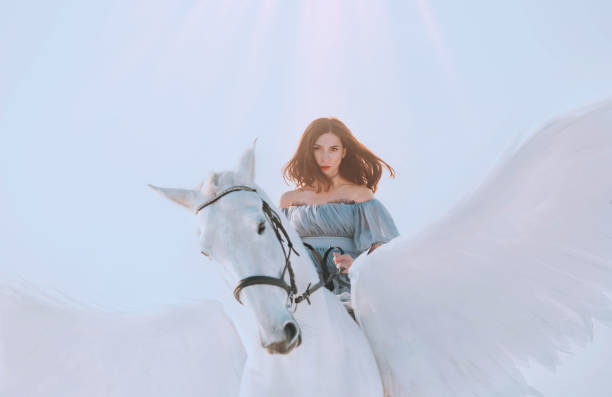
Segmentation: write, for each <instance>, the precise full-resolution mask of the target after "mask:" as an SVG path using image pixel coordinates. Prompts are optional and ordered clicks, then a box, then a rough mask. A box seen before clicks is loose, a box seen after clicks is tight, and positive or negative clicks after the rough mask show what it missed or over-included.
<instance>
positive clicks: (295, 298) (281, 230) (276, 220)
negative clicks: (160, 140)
mask: <svg viewBox="0 0 612 397" xmlns="http://www.w3.org/2000/svg"><path fill="white" fill-rule="evenodd" d="M238 191H247V192H254V193H257V189H255V188H253V187H250V186H243V185H237V186H232V187H230V188H227V189H225V190H223V191H222V192H220V193H218V194H216V195H215V196H214V197H213V198H211V199H209V200H207V201H205V202H204V203H202V204H200V205H199V206H198V207H197V208H196V210H195V213H196V215H197V214H198V213H199V212H200V211H202V210H203V209H204V208H206V207H208V206H209V205H211V204H213V203H215V202H216V201H217V200H219V199H220V198H221V197H223V196H225V195H227V194H230V193H232V192H238ZM257 196H258V197H259V199H260V200H261V203H262V210H263V212H264V215H265V216H266V219H267V220H268V222H270V225H272V229H273V230H274V234H275V235H276V239H277V240H278V242H279V243H280V246H281V249H282V250H283V256H284V257H285V267H284V268H283V271H282V272H281V275H280V277H270V276H250V277H246V278H243V279H242V280H240V281H239V282H238V285H237V286H236V288H234V297H235V298H236V300H237V301H238V302H240V304H242V301H241V300H240V292H241V291H242V290H243V289H244V288H246V287H249V286H251V285H258V284H268V285H274V286H277V287H280V288H282V289H284V290H285V291H287V302H288V303H287V306H288V307H292V306H293V307H294V311H295V310H297V304H298V303H300V302H302V301H304V300H305V301H307V302H308V304H310V295H311V294H312V293H313V292H315V291H316V290H318V289H319V288H321V287H322V286H323V285H326V284H328V283H330V282H331V280H333V279H334V278H335V277H337V276H338V275H339V274H340V273H335V274H332V275H329V276H328V275H326V276H325V277H321V275H320V276H319V278H320V280H319V282H317V283H316V284H315V285H313V286H312V287H311V283H308V286H307V287H306V291H304V292H303V293H302V294H301V295H298V290H297V286H296V283H295V273H294V271H293V267H292V266H291V252H294V253H295V254H296V255H297V256H299V255H300V254H299V253H298V252H297V251H296V250H295V248H293V243H292V242H291V239H290V238H289V234H288V233H287V230H285V227H284V226H283V223H282V221H281V219H280V217H279V216H278V214H277V213H276V211H274V210H273V209H272V207H270V205H269V204H268V203H267V202H266V201H265V200H264V199H263V198H262V197H261V196H260V195H259V194H257ZM283 238H284V239H283ZM284 242H286V243H287V249H285V245H284V244H283V243H284ZM309 248H310V249H312V247H309ZM332 248H338V247H330V249H329V250H328V251H327V252H326V254H325V257H326V258H327V254H328V253H329V252H330V250H331V249H332ZM286 273H287V274H289V284H287V283H286V282H285V274H286Z"/></svg>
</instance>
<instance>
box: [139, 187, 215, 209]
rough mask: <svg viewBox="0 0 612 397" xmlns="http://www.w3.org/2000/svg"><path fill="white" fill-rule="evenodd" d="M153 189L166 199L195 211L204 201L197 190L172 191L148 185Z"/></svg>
mask: <svg viewBox="0 0 612 397" xmlns="http://www.w3.org/2000/svg"><path fill="white" fill-rule="evenodd" d="M148 186H149V187H150V188H151V189H153V190H155V191H157V192H159V193H161V194H162V195H164V196H165V197H166V198H169V199H170V200H172V201H174V202H175V203H178V204H180V205H182V206H183V207H186V208H189V209H190V210H192V211H193V210H195V208H196V206H197V205H198V204H200V203H202V202H203V201H204V195H203V194H202V193H200V192H199V191H197V190H190V189H170V188H163V187H158V186H153V185H148Z"/></svg>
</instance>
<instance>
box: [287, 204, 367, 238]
mask: <svg viewBox="0 0 612 397" xmlns="http://www.w3.org/2000/svg"><path fill="white" fill-rule="evenodd" d="M284 212H285V215H286V216H287V220H288V221H289V222H290V223H291V225H292V226H293V227H294V229H295V230H296V231H297V233H298V234H299V235H300V236H301V237H312V236H343V237H352V236H353V235H354V233H355V221H354V208H353V205H351V204H346V203H342V202H340V203H326V204H321V205H298V206H293V207H288V208H285V209H284Z"/></svg>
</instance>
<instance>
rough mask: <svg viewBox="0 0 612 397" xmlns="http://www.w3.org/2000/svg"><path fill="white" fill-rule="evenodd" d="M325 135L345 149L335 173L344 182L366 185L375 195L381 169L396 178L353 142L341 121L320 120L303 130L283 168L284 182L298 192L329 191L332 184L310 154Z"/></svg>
mask: <svg viewBox="0 0 612 397" xmlns="http://www.w3.org/2000/svg"><path fill="white" fill-rule="evenodd" d="M327 132H331V133H332V134H334V135H336V136H337V137H338V138H340V141H341V142H342V146H343V147H345V148H346V155H345V157H344V158H343V159H342V162H341V163H340V168H339V171H338V172H339V174H340V176H342V177H343V178H345V179H346V180H348V181H350V182H353V183H355V184H357V185H365V186H367V187H368V188H369V189H370V190H372V192H376V187H377V185H378V181H379V180H380V177H381V175H382V170H383V166H384V167H386V168H387V170H389V174H390V175H391V177H392V178H394V177H395V170H394V169H393V168H392V167H391V166H390V165H389V164H387V163H386V162H384V161H383V160H382V159H381V158H380V157H378V156H376V155H375V154H374V153H372V152H371V151H370V150H369V149H368V148H367V147H365V146H364V145H363V144H362V143H361V142H359V141H358V140H357V139H355V137H354V136H353V134H352V133H351V130H349V129H348V127H347V126H346V125H344V123H343V122H342V121H340V120H338V119H337V118H334V117H322V118H318V119H316V120H314V121H312V122H311V123H310V124H309V125H308V127H306V130H304V133H303V134H302V137H301V138H300V143H299V145H298V148H297V150H296V152H295V154H294V155H293V157H292V158H291V160H289V162H287V164H286V165H285V167H283V178H284V179H285V181H291V182H294V183H295V185H296V186H297V188H298V189H299V188H303V187H306V186H311V187H315V188H316V189H317V193H319V192H320V191H321V189H324V190H325V191H329V189H330V188H331V186H332V181H331V180H330V179H329V178H328V177H327V176H326V175H325V174H324V173H323V171H321V169H320V168H319V166H318V165H317V162H316V160H315V158H314V153H313V150H312V146H313V145H314V143H315V142H316V140H317V139H318V138H319V137H320V136H321V135H323V134H325V133H327Z"/></svg>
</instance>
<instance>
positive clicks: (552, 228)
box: [352, 102, 612, 397]
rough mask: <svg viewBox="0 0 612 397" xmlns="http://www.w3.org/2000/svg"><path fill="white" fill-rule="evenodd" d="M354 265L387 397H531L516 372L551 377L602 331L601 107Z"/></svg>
mask: <svg viewBox="0 0 612 397" xmlns="http://www.w3.org/2000/svg"><path fill="white" fill-rule="evenodd" d="M355 265H356V266H355V268H356V269H355V271H354V274H353V277H352V278H353V283H354V284H353V301H354V304H355V306H356V311H357V313H358V316H359V319H360V322H361V324H362V327H363V329H364V331H365V332H366V334H367V336H368V339H369V340H370V343H371V344H372V347H373V349H374V351H375V354H376V356H377V360H378V363H379V368H380V370H381V372H382V374H383V377H384V382H385V387H386V388H387V390H388V391H389V392H390V394H391V395H393V396H411V397H425V396H427V397H429V396H432V397H434V396H435V397H439V396H495V397H503V396H522V395H529V394H530V393H532V394H536V393H535V391H534V390H532V389H531V388H530V387H529V386H528V385H527V384H526V382H525V380H524V378H523V376H522V374H521V372H520V370H519V368H518V364H525V363H526V362H527V360H528V359H535V360H537V361H538V362H540V363H542V364H543V365H545V366H547V367H549V368H551V369H552V368H553V367H555V365H556V364H558V363H559V354H558V353H559V352H560V351H567V350H569V349H570V347H571V346H572V344H574V343H576V344H579V345H581V344H584V343H586V342H588V341H590V340H591V339H592V337H593V322H592V321H593V319H599V320H603V321H610V320H611V319H612V314H611V309H612V306H611V305H610V300H609V299H608V298H607V296H606V292H609V291H610V289H611V288H612V103H610V102H608V103H606V104H604V105H599V106H597V107H595V108H592V109H590V110H588V111H583V113H582V114H580V115H576V114H575V115H572V116H570V117H566V118H563V119H560V120H557V121H555V122H553V123H551V124H549V125H547V126H546V127H544V128H542V129H541V130H540V131H538V132H537V133H536V134H534V135H533V136H532V137H531V138H530V139H529V140H528V141H527V142H526V143H524V144H523V145H522V146H521V147H520V148H519V149H518V150H517V151H516V152H515V153H514V154H513V155H512V156H510V157H509V158H508V159H507V161H505V162H504V163H503V164H502V166H501V167H500V168H498V169H497V171H496V172H494V173H493V174H492V175H491V177H490V178H488V179H487V181H486V182H485V183H484V184H483V185H481V187H480V188H479V189H477V190H476V192H475V193H474V194H473V195H472V196H471V197H470V198H469V199H467V200H465V201H463V202H462V203H461V204H460V205H458V206H457V207H455V208H454V210H452V211H450V212H449V214H448V215H446V216H445V217H443V218H442V219H441V220H440V221H438V222H436V223H435V224H434V225H432V226H431V227H429V228H428V229H426V230H425V231H424V232H423V233H422V234H420V235H419V236H418V237H417V238H415V239H412V240H410V241H406V240H402V239H398V240H397V241H392V242H391V243H390V244H387V245H385V246H382V247H381V248H379V249H377V250H376V251H375V252H374V253H373V254H372V255H369V256H364V258H360V259H359V260H357V261H356V263H355Z"/></svg>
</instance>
